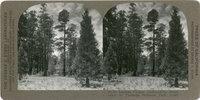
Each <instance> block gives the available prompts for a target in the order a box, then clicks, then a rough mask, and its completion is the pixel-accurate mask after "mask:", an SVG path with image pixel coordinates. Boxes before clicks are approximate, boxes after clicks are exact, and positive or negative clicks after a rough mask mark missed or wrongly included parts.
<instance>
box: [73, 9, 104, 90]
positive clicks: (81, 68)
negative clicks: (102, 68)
mask: <svg viewBox="0 0 200 100" xmlns="http://www.w3.org/2000/svg"><path fill="white" fill-rule="evenodd" d="M82 17H83V20H82V21H81V30H80V38H79V41H78V45H77V54H76V58H75V61H74V64H75V66H76V69H77V70H76V74H77V75H78V76H82V77H85V78H86V87H90V83H89V78H90V77H92V75H93V74H95V73H96V72H94V71H93V70H95V69H96V68H97V67H98V66H97V65H99V64H97V63H98V60H99V59H98V57H99V54H100V51H99V49H98V47H97V46H98V42H97V40H96V39H95V33H94V30H93V25H92V20H91V16H89V11H88V9H85V12H84V14H83V15H82ZM73 66H74V65H73Z"/></svg>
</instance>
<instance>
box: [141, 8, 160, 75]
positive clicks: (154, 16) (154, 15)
mask: <svg viewBox="0 0 200 100" xmlns="http://www.w3.org/2000/svg"><path fill="white" fill-rule="evenodd" d="M147 21H148V22H149V25H146V26H145V27H144V28H146V29H148V31H149V32H153V36H152V37H150V38H149V40H151V41H152V42H148V44H151V43H152V46H150V48H151V49H153V65H152V75H153V76H155V72H154V69H155V40H156V39H155V35H156V33H155V31H156V30H155V24H156V23H157V21H158V12H157V11H156V10H155V9H152V10H151V11H150V12H149V13H148V17H147Z"/></svg>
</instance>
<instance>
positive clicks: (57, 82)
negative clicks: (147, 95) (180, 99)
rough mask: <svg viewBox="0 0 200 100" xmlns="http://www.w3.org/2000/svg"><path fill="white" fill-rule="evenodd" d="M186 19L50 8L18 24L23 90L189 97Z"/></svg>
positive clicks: (37, 9) (156, 11)
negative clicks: (154, 92)
mask: <svg viewBox="0 0 200 100" xmlns="http://www.w3.org/2000/svg"><path fill="white" fill-rule="evenodd" d="M187 89H188V29H187V21H186V18H185V16H184V14H183V13H182V12H181V11H180V10H179V9H178V8H176V7H174V6H171V5H166V4H160V3H126V4H120V5H117V6H115V7H112V8H111V9H109V10H108V12H107V13H106V14H105V16H103V18H102V16H101V15H100V14H99V12H98V11H97V10H95V9H94V8H92V7H89V6H87V5H83V4H78V3H47V4H40V5H35V6H32V7H30V8H28V9H27V10H26V11H24V12H23V13H22V15H21V16H20V19H19V23H18V90H187Z"/></svg>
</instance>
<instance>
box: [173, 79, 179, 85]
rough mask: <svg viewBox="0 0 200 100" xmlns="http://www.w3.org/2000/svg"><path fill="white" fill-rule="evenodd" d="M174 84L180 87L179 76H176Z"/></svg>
mask: <svg viewBox="0 0 200 100" xmlns="http://www.w3.org/2000/svg"><path fill="white" fill-rule="evenodd" d="M174 86H175V87H179V84H178V78H177V77H176V78H175V82H174Z"/></svg>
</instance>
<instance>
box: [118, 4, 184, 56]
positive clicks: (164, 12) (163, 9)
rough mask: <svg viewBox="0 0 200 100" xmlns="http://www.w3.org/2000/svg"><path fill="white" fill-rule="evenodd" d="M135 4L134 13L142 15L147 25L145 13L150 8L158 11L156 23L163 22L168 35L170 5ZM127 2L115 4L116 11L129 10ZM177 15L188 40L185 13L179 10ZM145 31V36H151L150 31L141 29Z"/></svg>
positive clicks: (171, 10) (145, 52) (147, 53)
mask: <svg viewBox="0 0 200 100" xmlns="http://www.w3.org/2000/svg"><path fill="white" fill-rule="evenodd" d="M135 4H136V11H135V13H138V14H139V15H140V16H142V20H143V24H144V25H147V24H148V22H147V15H148V12H149V11H151V10H152V9H155V10H157V11H158V14H159V18H158V20H159V21H158V22H157V25H158V24H159V23H163V24H165V25H166V28H165V31H166V36H168V30H169V22H170V21H171V16H170V14H171V13H172V12H173V9H172V7H173V6H171V5H167V4H163V3H135ZM129 7H130V5H129V3H125V4H120V5H117V12H118V11H120V10H124V11H126V14H128V11H130V10H129ZM179 16H180V18H181V19H180V20H181V24H182V29H183V32H184V34H185V35H184V38H185V40H186V41H188V27H187V20H186V18H185V15H184V14H183V12H182V11H180V10H179ZM143 31H144V33H145V35H146V36H145V37H150V36H152V33H150V32H148V31H147V30H143ZM143 54H145V55H149V52H147V51H144V52H143Z"/></svg>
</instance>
